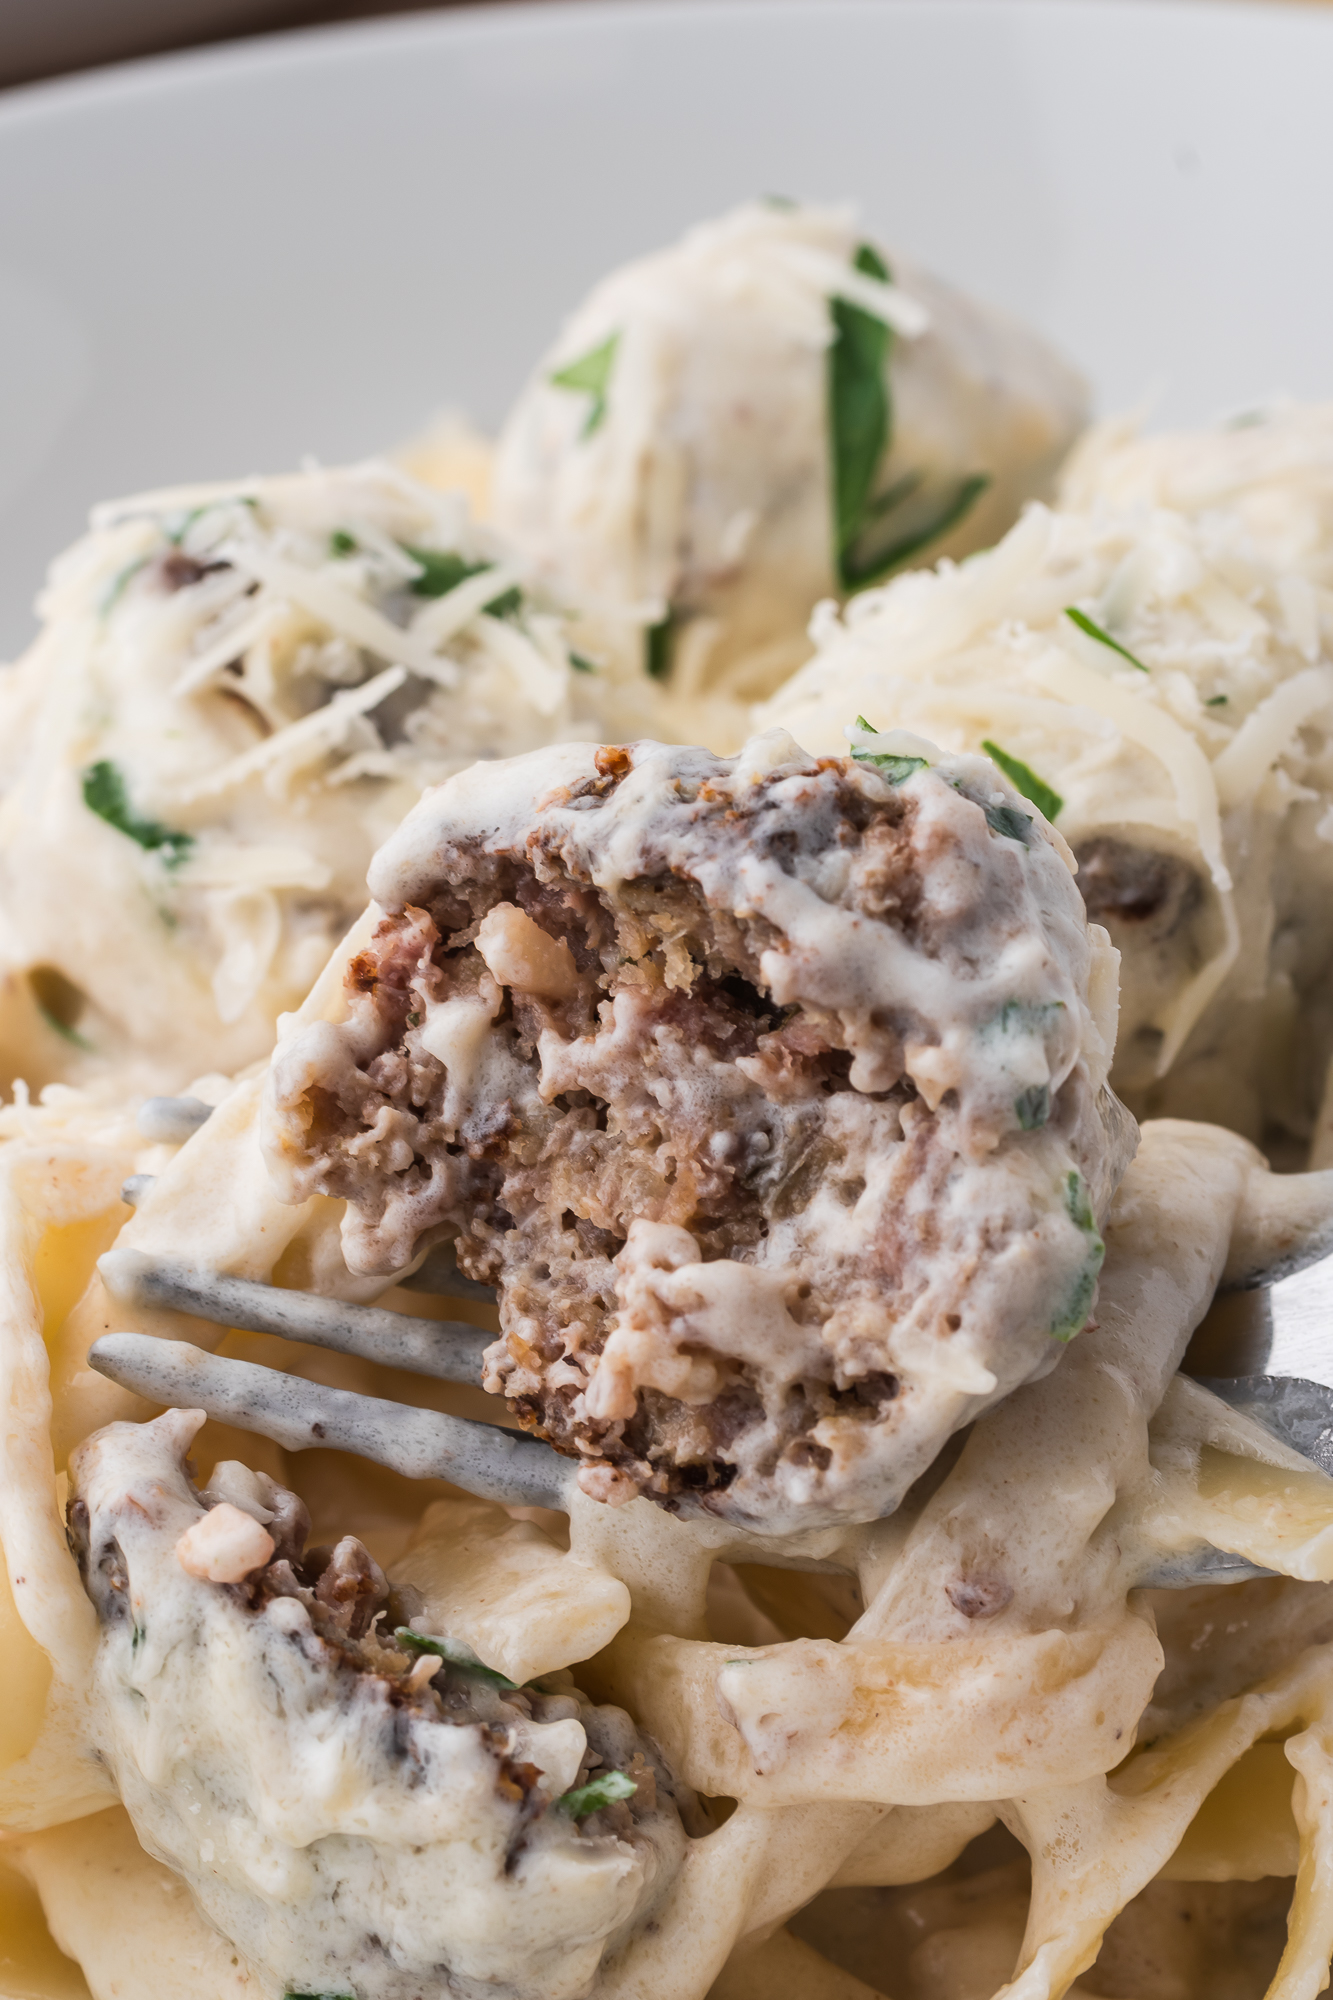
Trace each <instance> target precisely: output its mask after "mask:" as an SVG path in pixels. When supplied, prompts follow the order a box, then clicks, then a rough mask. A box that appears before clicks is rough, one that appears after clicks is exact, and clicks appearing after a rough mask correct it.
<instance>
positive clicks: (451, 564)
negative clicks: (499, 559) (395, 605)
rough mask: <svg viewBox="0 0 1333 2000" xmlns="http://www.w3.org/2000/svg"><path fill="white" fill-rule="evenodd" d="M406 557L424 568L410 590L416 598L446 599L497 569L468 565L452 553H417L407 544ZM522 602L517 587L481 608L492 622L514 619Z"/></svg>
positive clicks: (404, 548)
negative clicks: (498, 619)
mask: <svg viewBox="0 0 1333 2000" xmlns="http://www.w3.org/2000/svg"><path fill="white" fill-rule="evenodd" d="M402 547H403V552H404V554H405V555H409V556H411V558H412V560H413V562H414V563H418V564H419V565H420V567H421V574H420V576H414V577H413V579H412V582H411V584H410V586H409V588H410V589H411V592H412V595H413V596H414V597H447V596H448V595H449V592H450V591H451V590H457V588H458V586H459V584H460V583H466V582H467V580H468V578H469V577H470V576H480V575H481V574H482V573H483V571H485V570H488V569H494V568H495V564H494V563H488V562H469V561H468V560H467V557H466V556H460V555H459V554H458V553H457V551H456V550H453V549H418V548H413V547H412V545H411V544H410V543H408V542H404V543H403V544H402ZM522 602H523V594H522V592H521V591H520V590H519V587H518V585H517V584H515V585H514V586H513V588H512V589H510V590H502V591H501V592H500V594H499V596H498V597H493V598H492V599H491V601H490V603H489V604H484V605H483V606H482V609H483V611H488V612H489V613H490V615H491V617H492V618H512V617H513V616H514V614H515V613H516V612H517V611H518V609H519V607H520V605H521V604H522Z"/></svg>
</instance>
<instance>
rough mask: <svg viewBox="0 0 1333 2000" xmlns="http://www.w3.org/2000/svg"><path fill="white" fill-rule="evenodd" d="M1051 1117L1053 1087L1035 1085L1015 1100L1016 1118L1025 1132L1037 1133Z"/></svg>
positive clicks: (1041, 1084) (1022, 1092)
mask: <svg viewBox="0 0 1333 2000" xmlns="http://www.w3.org/2000/svg"><path fill="white" fill-rule="evenodd" d="M1050 1115H1051V1086H1050V1085H1049V1084H1048V1083H1034V1084H1032V1085H1030V1087H1029V1088H1028V1089H1027V1090H1024V1091H1020V1093H1019V1095H1018V1096H1017V1097H1016V1098H1015V1099H1014V1116H1015V1117H1016V1118H1017V1120H1018V1123H1019V1127H1020V1129H1021V1130H1022V1131H1024V1132H1036V1131H1038V1130H1039V1129H1040V1127H1041V1126H1043V1125H1044V1124H1045V1123H1046V1120H1047V1119H1048V1118H1049V1117H1050Z"/></svg>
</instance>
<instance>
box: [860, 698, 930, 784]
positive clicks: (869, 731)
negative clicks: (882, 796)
mask: <svg viewBox="0 0 1333 2000" xmlns="http://www.w3.org/2000/svg"><path fill="white" fill-rule="evenodd" d="M856 726H857V728H858V729H864V731H865V733H866V735H867V736H878V735H879V731H878V730H877V729H876V727H875V725H874V723H873V722H867V721H866V719H865V717H864V716H863V715H858V716H857V718H856ZM852 762H853V763H854V764H864V765H865V766H866V767H867V769H868V770H871V771H878V773H879V775H880V777H881V778H883V780H884V782H885V783H886V784H889V785H901V784H902V783H903V781H904V779H906V778H910V777H911V775H912V773H913V771H924V770H925V768H926V759H925V758H924V757H895V756H894V755H892V753H891V752H889V751H887V750H863V749H862V748H861V746H860V744H858V743H854V744H853V745H852Z"/></svg>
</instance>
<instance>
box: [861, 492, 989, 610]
mask: <svg viewBox="0 0 1333 2000" xmlns="http://www.w3.org/2000/svg"><path fill="white" fill-rule="evenodd" d="M990 483H991V476H990V474H989V473H988V472H971V473H968V474H967V476H966V477H965V478H963V479H959V480H957V481H956V482H955V483H954V484H953V485H952V486H948V487H946V488H945V490H944V492H943V493H941V494H940V495H939V497H938V499H936V500H935V501H934V502H933V503H929V502H923V504H922V505H921V506H920V507H917V508H915V509H908V508H906V507H905V505H904V503H905V502H906V500H907V499H908V498H909V497H910V496H911V494H912V493H914V492H915V491H916V489H917V487H918V486H919V485H920V484H921V479H920V475H919V474H909V475H908V476H907V478H905V479H900V480H899V481H898V482H897V484H896V485H894V486H891V487H890V488H889V491H888V492H887V493H885V494H882V495H881V496H880V498H879V499H878V500H876V501H875V502H874V507H873V516H874V518H875V519H876V520H878V519H880V518H882V517H883V516H885V515H887V514H889V513H890V512H891V511H897V509H899V508H903V511H904V512H905V513H907V514H909V515H913V514H914V515H915V518H914V519H913V520H912V523H911V525H910V526H905V527H904V528H903V531H902V533H901V534H900V535H899V536H898V538H897V540H896V541H892V542H890V543H888V545H887V546H886V547H883V548H881V549H880V550H879V551H878V552H877V554H876V555H875V557H874V559H873V561H872V562H871V563H870V564H869V566H868V568H867V570H866V573H865V574H864V575H863V576H861V577H859V578H858V581H859V582H860V583H873V582H875V581H877V579H878V578H880V577H884V576H887V575H888V574H889V572H890V570H895V569H900V568H901V567H902V565H903V564H904V563H906V562H910V561H911V560H912V557H913V556H916V555H919V554H920V553H921V551H922V549H924V548H928V547H929V546H930V544H931V543H932V542H937V541H939V539H940V537H941V536H942V535H947V534H948V532H949V530H950V529H951V528H956V527H957V526H958V523H959V522H960V521H961V520H962V518H963V516H964V515H965V514H967V513H969V512H970V511H971V509H972V507H973V506H974V505H975V504H976V502H977V501H978V500H979V499H980V498H981V496H982V494H983V493H984V492H985V491H986V488H987V487H988V486H989V485H990Z"/></svg>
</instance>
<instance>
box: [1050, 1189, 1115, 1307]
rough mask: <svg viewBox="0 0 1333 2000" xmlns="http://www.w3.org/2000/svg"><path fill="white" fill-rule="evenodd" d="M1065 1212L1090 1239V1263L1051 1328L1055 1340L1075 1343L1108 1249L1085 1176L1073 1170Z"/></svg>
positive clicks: (1085, 1265) (1095, 1288)
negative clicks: (1100, 1230) (1099, 1229)
mask: <svg viewBox="0 0 1333 2000" xmlns="http://www.w3.org/2000/svg"><path fill="white" fill-rule="evenodd" d="M1065 1209H1066V1211H1067V1213H1068V1215H1069V1219H1070V1221H1071V1222H1073V1223H1074V1224H1076V1225H1077V1227H1078V1228H1079V1229H1081V1230H1082V1231H1083V1233H1084V1235H1085V1236H1087V1237H1088V1238H1089V1243H1088V1256H1087V1261H1086V1263H1085V1264H1084V1266H1083V1269H1082V1271H1081V1272H1080V1273H1079V1276H1078V1278H1077V1279H1076V1281H1075V1284H1074V1289H1073V1291H1072V1292H1071V1293H1070V1295H1069V1298H1068V1299H1067V1301H1066V1303H1065V1306H1064V1309H1063V1311H1062V1312H1061V1313H1060V1314H1059V1316H1058V1318H1057V1319H1056V1322H1055V1324H1054V1326H1053V1327H1052V1328H1051V1337H1052V1339H1054V1340H1072V1339H1073V1338H1074V1335H1075V1334H1076V1333H1077V1332H1078V1331H1079V1329H1080V1328H1081V1327H1082V1326H1083V1324H1084V1322H1085V1321H1086V1320H1087V1317H1088V1314H1089V1313H1090V1312H1091V1311H1092V1301H1093V1296H1094V1294H1095V1292H1096V1290H1097V1279H1098V1276H1099V1275H1100V1272H1101V1268H1102V1263H1103V1260H1104V1259H1105V1256H1106V1245H1105V1244H1104V1243H1103V1241H1102V1239H1101V1236H1100V1235H1099V1234H1098V1231H1097V1218H1096V1217H1095V1216H1094V1214H1093V1212H1092V1202H1091V1200H1090V1199H1089V1197H1088V1190H1087V1188H1086V1186H1085V1185H1084V1181H1083V1176H1082V1174H1080V1173H1078V1172H1077V1171H1076V1170H1074V1169H1073V1168H1071V1169H1070V1171H1069V1172H1068V1173H1067V1174H1066V1175H1065Z"/></svg>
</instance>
